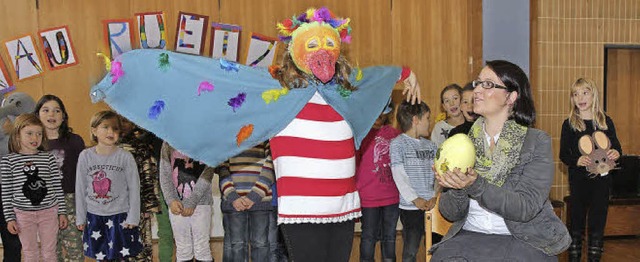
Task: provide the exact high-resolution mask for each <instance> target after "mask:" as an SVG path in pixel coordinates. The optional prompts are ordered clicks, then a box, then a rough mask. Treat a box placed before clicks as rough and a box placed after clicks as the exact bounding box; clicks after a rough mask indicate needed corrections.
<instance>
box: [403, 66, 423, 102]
mask: <svg viewBox="0 0 640 262" xmlns="http://www.w3.org/2000/svg"><path fill="white" fill-rule="evenodd" d="M403 83H404V89H403V90H402V95H404V96H406V99H407V102H411V104H412V105H414V104H416V103H420V100H421V96H420V85H419V84H418V78H416V74H414V73H413V71H411V74H409V77H407V79H405V80H404V81H403Z"/></svg>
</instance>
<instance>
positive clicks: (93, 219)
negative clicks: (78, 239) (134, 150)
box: [76, 111, 142, 260]
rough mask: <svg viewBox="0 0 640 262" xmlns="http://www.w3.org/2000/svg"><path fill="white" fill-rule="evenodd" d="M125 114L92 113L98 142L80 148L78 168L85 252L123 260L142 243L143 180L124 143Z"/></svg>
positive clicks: (99, 257)
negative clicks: (141, 195) (122, 118)
mask: <svg viewBox="0 0 640 262" xmlns="http://www.w3.org/2000/svg"><path fill="white" fill-rule="evenodd" d="M121 127H122V124H121V122H120V116H118V115H117V114H116V113H114V112H113V111H101V112H98V113H96V114H95V115H93V117H92V118H91V140H92V141H93V142H94V143H97V145H96V146H94V147H91V148H87V149H85V150H83V151H82V152H81V153H80V157H79V158H78V167H77V171H76V226H77V227H78V230H80V231H84V232H83V236H82V239H83V242H84V243H83V248H84V254H85V256H88V257H91V258H93V259H96V260H122V259H124V258H127V257H133V256H136V255H137V254H138V253H139V252H140V250H141V249H142V243H141V239H140V231H139V230H138V228H137V226H138V223H139V222H140V180H139V177H138V168H137V166H136V162H135V160H134V159H133V156H132V155H131V154H130V153H129V152H127V151H125V150H124V149H122V148H120V147H118V140H119V138H120V129H121Z"/></svg>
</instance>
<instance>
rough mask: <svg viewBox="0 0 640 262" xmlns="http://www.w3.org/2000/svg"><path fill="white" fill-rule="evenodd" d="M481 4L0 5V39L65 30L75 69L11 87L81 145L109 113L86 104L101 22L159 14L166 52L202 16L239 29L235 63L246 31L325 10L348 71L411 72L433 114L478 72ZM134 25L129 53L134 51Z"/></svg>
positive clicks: (31, 0) (71, 0) (236, 1)
mask: <svg viewBox="0 0 640 262" xmlns="http://www.w3.org/2000/svg"><path fill="white" fill-rule="evenodd" d="M36 2H39V6H37V7H36ZM481 3H482V1H481V0H454V1H419V0H409V1H405V0H354V1H343V0H324V1H323V0H305V1H295V0H272V1H251V0H218V1H213V0H184V1H171V0H157V1H145V0H119V1H106V0H102V1H83V0H59V1H42V0H40V1H36V0H24V1H11V0H0V15H2V17H1V18H0V22H2V23H1V24H0V39H2V40H6V39H9V38H13V37H15V36H18V35H21V34H30V35H32V36H34V37H35V36H36V35H37V32H38V31H39V30H41V29H46V28H51V27H55V26H61V25H67V26H68V27H69V31H70V35H71V38H72V41H73V45H74V48H75V50H76V54H77V57H78V60H79V64H78V65H76V66H72V67H69V68H67V69H62V70H55V71H46V72H45V74H44V75H43V76H42V77H38V78H34V79H30V80H26V81H24V82H20V83H18V84H17V87H18V90H20V91H25V92H27V93H29V94H30V95H32V96H33V97H34V98H35V99H38V98H39V97H40V96H41V95H43V94H46V93H52V94H56V95H58V96H60V97H61V98H62V99H63V101H64V102H65V104H66V106H67V109H68V111H69V114H70V119H71V126H72V127H74V128H75V130H76V132H77V133H79V134H80V135H82V136H83V137H84V138H85V139H86V138H88V137H89V128H88V123H89V119H90V117H91V115H93V114H94V113H95V112H96V111H98V110H102V109H106V108H108V107H107V106H106V105H105V104H103V103H99V104H97V105H94V104H92V103H91V102H90V101H89V97H88V92H89V89H90V87H91V86H92V85H93V84H95V83H96V82H97V81H98V80H99V79H101V78H102V77H103V76H104V75H105V73H106V72H105V69H104V65H103V62H102V60H101V59H100V58H98V57H96V55H95V54H96V53H97V52H107V51H108V50H107V47H106V46H105V44H104V39H103V35H102V34H103V32H102V23H101V21H102V20H105V19H122V18H126V19H133V18H134V14H135V13H141V12H152V11H163V12H164V13H165V25H166V30H167V38H168V39H167V46H168V49H169V50H173V49H174V48H173V46H174V43H175V39H174V38H175V32H176V22H177V21H176V19H177V15H178V12H179V11H185V12H191V13H197V14H202V15H208V16H209V21H210V22H222V23H231V24H239V25H241V26H242V27H243V34H242V40H241V44H240V56H241V60H240V61H244V56H246V54H245V52H246V49H247V47H248V42H249V37H250V32H252V31H255V32H258V33H261V34H264V35H268V36H273V37H276V36H277V31H276V28H275V24H276V22H278V21H281V20H283V19H285V18H289V17H291V16H292V15H294V14H299V13H300V12H302V11H304V10H306V9H307V8H309V7H322V6H327V7H328V8H330V9H331V10H332V11H333V12H335V14H337V15H338V16H341V17H349V18H351V19H352V24H351V25H352V27H353V33H352V37H353V42H352V44H349V45H346V48H347V49H346V53H347V56H348V57H349V59H350V61H351V62H352V63H353V64H354V65H360V66H370V65H406V66H409V67H411V68H412V69H413V70H414V71H415V72H416V74H417V75H418V79H419V80H420V83H421V86H422V89H423V90H422V91H423V98H424V99H426V101H427V102H428V103H429V104H430V105H431V107H432V108H434V109H435V108H438V107H439V106H438V105H437V104H439V99H438V95H439V93H440V90H441V89H442V87H444V85H446V84H448V83H453V82H456V83H459V84H464V83H466V82H467V81H469V80H471V79H473V78H475V76H476V74H477V73H478V72H479V69H480V67H481V66H482V61H480V60H481V56H482V54H481V52H482V39H481V34H482V33H481V29H482V28H481V27H482V23H481V19H482V17H481V16H482V14H481V12H482V11H481V10H482V6H481V5H482V4H481ZM16 14H19V15H20V17H21V18H20V22H19V23H16V22H15V20H16V18H15V17H16ZM135 24H136V23H135V20H134V30H133V31H132V32H133V33H134V43H133V47H134V48H139V44H138V39H137V35H136V34H135ZM210 33H211V32H210V31H208V32H207V38H206V40H205V52H204V55H206V56H209V48H210V41H209V40H210V38H211V35H210ZM2 56H3V58H4V59H3V60H4V61H5V62H8V61H9V60H7V59H8V58H7V57H6V55H5V54H4V53H3V54H2ZM278 60H279V59H278ZM470 62H471V63H470ZM12 79H15V77H12ZM14 82H15V81H14ZM398 88H400V86H398ZM434 105H435V106H434ZM434 111H436V112H437V110H434Z"/></svg>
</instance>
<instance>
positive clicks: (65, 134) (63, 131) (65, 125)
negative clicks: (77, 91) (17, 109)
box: [33, 94, 73, 140]
mask: <svg viewBox="0 0 640 262" xmlns="http://www.w3.org/2000/svg"><path fill="white" fill-rule="evenodd" d="M49 101H56V102H57V103H58V105H60V110H61V111H62V124H60V128H59V129H58V135H59V136H60V137H59V139H60V140H66V139H67V138H69V135H70V134H71V132H73V129H72V128H71V127H69V114H67V109H66V108H65V107H64V103H62V100H61V99H60V98H59V97H57V96H55V95H50V94H48V95H43V96H42V97H41V98H40V100H38V103H36V108H35V110H33V113H34V114H35V115H36V116H37V117H38V118H40V109H41V108H42V106H43V105H44V104H45V103H47V102H49Z"/></svg>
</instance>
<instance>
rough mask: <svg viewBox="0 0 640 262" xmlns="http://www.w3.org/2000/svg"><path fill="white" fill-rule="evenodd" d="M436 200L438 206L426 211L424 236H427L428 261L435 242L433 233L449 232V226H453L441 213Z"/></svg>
mask: <svg viewBox="0 0 640 262" xmlns="http://www.w3.org/2000/svg"><path fill="white" fill-rule="evenodd" d="M438 200H440V194H438ZM438 200H437V201H436V206H435V207H433V209H431V210H429V211H425V212H424V231H425V232H424V238H425V241H424V242H425V246H426V249H425V254H426V259H427V260H426V261H430V260H431V254H429V249H431V245H432V244H433V239H432V237H431V233H434V232H435V233H438V234H440V235H443V236H444V235H445V234H447V231H449V228H450V227H451V225H452V224H451V222H449V221H447V220H446V219H444V217H443V216H442V214H440V209H438V202H439V201H438Z"/></svg>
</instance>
